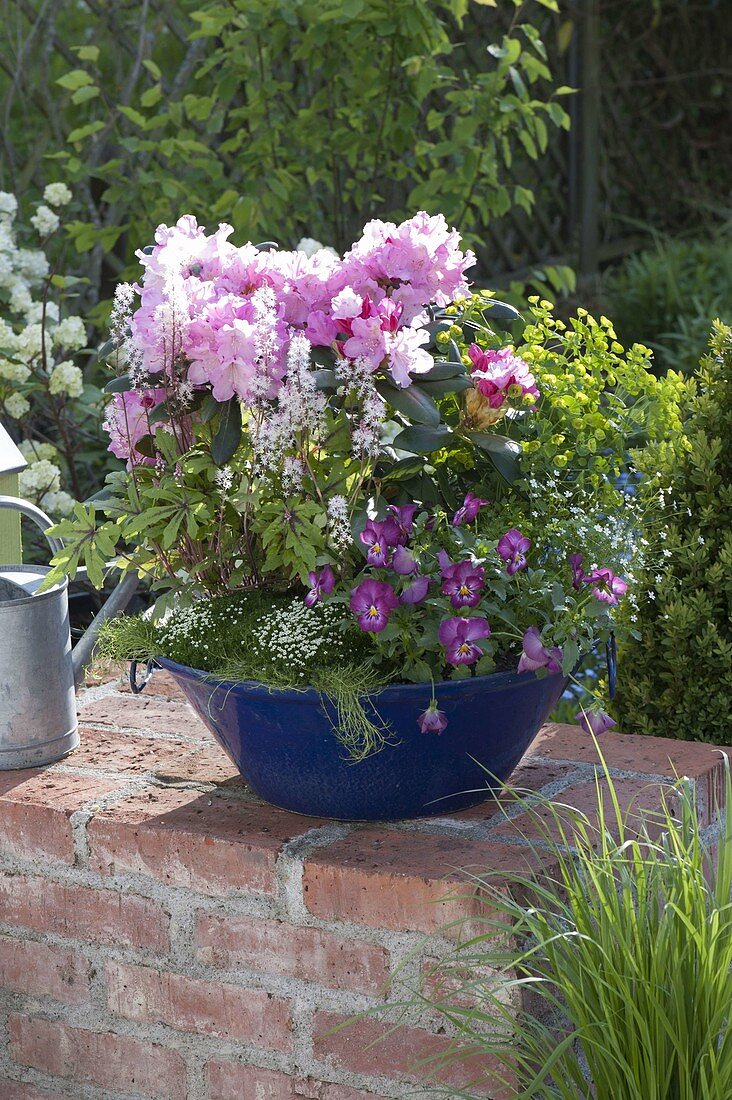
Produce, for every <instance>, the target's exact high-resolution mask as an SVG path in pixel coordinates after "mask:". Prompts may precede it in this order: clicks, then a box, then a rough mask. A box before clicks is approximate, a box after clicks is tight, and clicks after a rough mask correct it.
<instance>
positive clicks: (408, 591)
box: [400, 576, 430, 604]
mask: <svg viewBox="0 0 732 1100" xmlns="http://www.w3.org/2000/svg"><path fill="white" fill-rule="evenodd" d="M429 587H430V579H429V577H422V576H418V577H414V578H413V579H412V580H411V581H410V582H409V584H408V585H407V586H406V588H405V589H404V591H403V592H402V594H401V597H400V599H401V601H402V603H408V604H418V603H422V600H423V599H424V598H425V596H426V595H427V592H428V591H429Z"/></svg>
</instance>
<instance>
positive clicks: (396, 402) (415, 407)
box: [376, 381, 440, 428]
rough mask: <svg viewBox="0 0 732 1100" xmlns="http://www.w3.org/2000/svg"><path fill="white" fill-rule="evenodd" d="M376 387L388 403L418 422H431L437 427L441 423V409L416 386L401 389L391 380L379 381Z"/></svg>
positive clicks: (430, 423)
mask: <svg viewBox="0 0 732 1100" xmlns="http://www.w3.org/2000/svg"><path fill="white" fill-rule="evenodd" d="M376 389H377V391H378V392H379V394H380V395H381V396H382V397H383V398H384V400H385V401H386V402H387V404H388V405H390V406H391V407H392V408H393V409H396V410H397V412H400V413H402V414H403V415H404V416H407V417H409V419H410V420H413V421H415V422H416V423H417V424H429V425H431V426H432V427H434V428H436V427H437V425H438V424H439V423H440V410H439V409H438V408H437V405H435V403H434V401H433V400H432V398H431V397H430V396H429V395H428V394H426V393H423V392H422V391H421V390H420V389H418V388H416V387H415V386H413V385H412V386H410V387H409V388H408V389H400V388H399V387H398V386H392V385H391V383H390V382H383V381H382V382H377V383H376Z"/></svg>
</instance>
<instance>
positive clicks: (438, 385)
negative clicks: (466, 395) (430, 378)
mask: <svg viewBox="0 0 732 1100" xmlns="http://www.w3.org/2000/svg"><path fill="white" fill-rule="evenodd" d="M416 385H418V386H419V388H420V390H421V391H422V393H426V394H428V395H429V397H442V396H443V394H446V393H462V392H463V390H469V389H470V388H471V386H472V385H473V383H472V382H471V381H470V379H469V378H466V377H465V376H463V377H462V378H460V377H459V376H457V375H456V376H455V377H454V378H444V379H442V381H436V382H418V383H416Z"/></svg>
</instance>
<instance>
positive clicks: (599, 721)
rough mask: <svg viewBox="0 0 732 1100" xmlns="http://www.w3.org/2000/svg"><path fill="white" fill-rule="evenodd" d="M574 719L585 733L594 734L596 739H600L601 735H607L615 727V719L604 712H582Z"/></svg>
mask: <svg viewBox="0 0 732 1100" xmlns="http://www.w3.org/2000/svg"><path fill="white" fill-rule="evenodd" d="M574 717H575V719H576V721H578V722H579V724H580V725H581V726H582V729H583V730H584V731H585V733H591V734H594V736H595V737H599V736H600V734H601V733H606V732H607V730H610V729H612V728H613V726H614V725H615V722H614V721H613V719H612V718H611V717H610V715H609V714H606V713H605V711H604V710H600V711H597V710H588V711H580V712H579V714H575V716H574Z"/></svg>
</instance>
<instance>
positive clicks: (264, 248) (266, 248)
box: [254, 241, 280, 252]
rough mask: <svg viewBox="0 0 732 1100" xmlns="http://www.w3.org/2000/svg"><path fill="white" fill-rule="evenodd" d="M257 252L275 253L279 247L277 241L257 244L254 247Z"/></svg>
mask: <svg viewBox="0 0 732 1100" xmlns="http://www.w3.org/2000/svg"><path fill="white" fill-rule="evenodd" d="M254 247H255V248H256V250H257V252H276V251H277V249H278V248H279V247H280V246H279V245H278V244H277V241H260V242H259V244H255V246H254Z"/></svg>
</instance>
